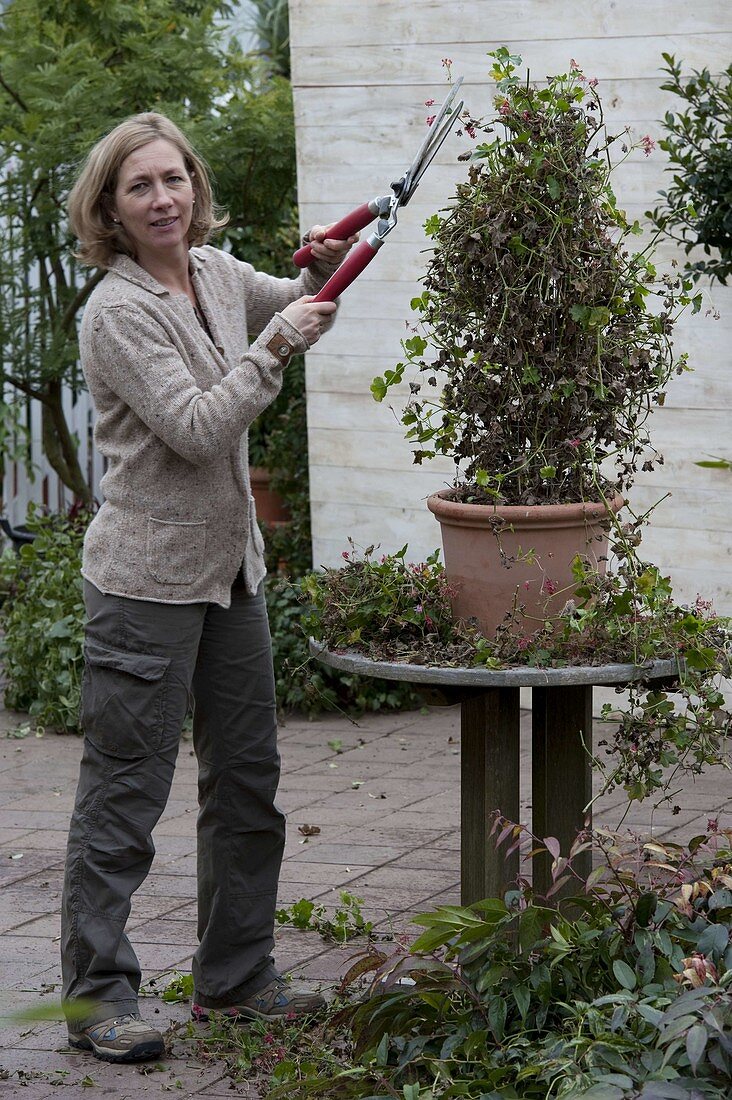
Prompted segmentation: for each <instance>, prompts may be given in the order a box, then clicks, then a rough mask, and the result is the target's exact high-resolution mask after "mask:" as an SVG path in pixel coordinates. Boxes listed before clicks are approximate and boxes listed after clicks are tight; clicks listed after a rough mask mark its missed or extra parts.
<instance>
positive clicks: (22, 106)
mask: <svg viewBox="0 0 732 1100" xmlns="http://www.w3.org/2000/svg"><path fill="white" fill-rule="evenodd" d="M0 87H2V88H4V89H5V91H6V92H7V93H8V95H9V96H10V98H11V99H12V100H13V102H14V103H17V104H18V106H19V107H20V109H21V111H26V112H27V111H28V109H29V108H28V107H27V105H26V104H25V103H24V102H23V100H22V99H21V98H20V96H19V95H18V93H17V92H14V91H13V89H12V88H11V87H10V85H9V84H6V83H5V80H4V79H3V74H2V73H0Z"/></svg>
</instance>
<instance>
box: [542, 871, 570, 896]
mask: <svg viewBox="0 0 732 1100" xmlns="http://www.w3.org/2000/svg"><path fill="white" fill-rule="evenodd" d="M571 881H572V876H571V875H562V877H561V878H558V879H557V880H556V882H554V883H552V885H551V886H550V887H549V889H548V890H547V892H546V897H548V898H550V897H551V896H552V894H556V892H557V890H561V889H562V887H563V886H564V885H565V883H567V882H571Z"/></svg>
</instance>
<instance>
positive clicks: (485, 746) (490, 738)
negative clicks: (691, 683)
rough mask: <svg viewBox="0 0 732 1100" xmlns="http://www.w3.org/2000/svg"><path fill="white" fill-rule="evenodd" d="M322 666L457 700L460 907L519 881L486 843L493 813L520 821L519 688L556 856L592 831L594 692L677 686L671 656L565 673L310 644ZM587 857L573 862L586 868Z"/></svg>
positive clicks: (442, 700)
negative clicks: (527, 694)
mask: <svg viewBox="0 0 732 1100" xmlns="http://www.w3.org/2000/svg"><path fill="white" fill-rule="evenodd" d="M310 652H311V654H312V655H313V657H315V658H316V659H317V660H318V661H321V662H322V663H323V664H325V665H329V666H330V667H331V668H336V669H340V670H341V671H343V672H350V673H357V674H358V675H360V676H372V677H378V678H379V679H383V680H401V681H406V682H407V683H410V684H413V685H414V687H415V688H416V689H417V690H418V691H420V693H422V694H423V695H424V696H425V698H426V701H427V702H428V703H431V704H433V705H452V704H454V703H460V771H461V787H460V818H461V839H460V847H461V857H460V868H461V870H460V877H461V898H462V902H463V904H464V905H469V904H470V903H471V902H474V901H478V900H480V899H481V898H486V897H499V896H501V894H502V892H503V890H504V889H505V888H506V886H507V885H508V884H509V883H510V882H512V881H514V880H515V878H516V876H517V875H518V871H519V853H518V851H516V852H514V853H513V854H512V855H510V856H508V857H506V856H504V853H503V852H496V850H495V847H494V845H493V843H492V841H491V839H490V837H489V832H490V829H491V826H492V823H493V815H494V812H495V811H496V810H499V811H500V813H501V814H502V815H503V817H505V818H507V819H508V820H509V821H516V822H517V821H519V815H520V810H519V749H520V728H519V727H520V722H519V719H520V714H519V697H520V696H519V692H520V689H521V688H522V687H529V688H531V689H532V717H531V730H532V765H531V793H532V800H531V804H532V832H533V833H534V834H535V835H536V836H539V837H545V836H554V837H556V838H557V839H558V841H559V843H560V845H561V850H562V853H563V854H565V853H566V852H568V851H569V848H570V845H571V844H572V841H573V840H574V838H575V836H576V835H577V833H578V832H579V831H580V829H582V828H584V827H586V826H588V825H591V823H592V811H591V808H589V809H588V807H589V805H590V803H591V800H592V760H591V756H590V753H591V752H592V689H593V687H595V686H603V687H608V686H619V687H622V686H627V685H628V684H630V683H638V682H648V683H651V682H652V683H654V684H656V686H659V681H660V682H664V681H665V682H666V683H667V685H668V686H671V685H673V683H674V682H677V681H678V679H679V677H680V675H681V673H682V671H683V666H682V665H681V664H680V663H679V662H678V661H676V660H668V661H649V662H648V663H646V664H642V665H636V664H613V665H582V666H578V665H572V666H569V667H567V668H546V669H541V668H528V667H523V668H506V669H497V670H494V669H484V668H441V667H431V666H427V665H412V664H403V663H400V662H390V661H372V660H370V659H369V658H368V657H364V656H363V655H362V654H360V653H355V652H352V651H348V650H338V651H332V650H328V649H326V648H325V647H324V646H322V645H320V644H319V643H318V642H315V641H314V640H312V639H311V641H310ZM591 861H592V853H591V852H589V851H587V852H582V853H581V854H580V855H579V856H578V857H577V858H576V859H575V860H574V861H573V865H574V867H575V868H576V869H577V871H578V872H579V873H580V874H583V875H588V874H589V873H590V870H591ZM533 883H534V889H535V890H536V891H537V893H540V894H544V893H545V892H546V890H547V889H548V888H549V886H550V885H551V858H550V857H549V856H548V855H547V854H542V855H538V856H535V857H534V860H533Z"/></svg>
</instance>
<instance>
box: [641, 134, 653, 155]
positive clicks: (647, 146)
mask: <svg viewBox="0 0 732 1100" xmlns="http://www.w3.org/2000/svg"><path fill="white" fill-rule="evenodd" d="M640 143H641V145H642V146H643V152H644V153H645V154H646V156H647V157H650V155H651V153H652V152H653V150H654V149H655V148H656V143H655V141H654V140H653V138H652V137H651V135H650V134H644V135H643V137H642V138H641V140H640Z"/></svg>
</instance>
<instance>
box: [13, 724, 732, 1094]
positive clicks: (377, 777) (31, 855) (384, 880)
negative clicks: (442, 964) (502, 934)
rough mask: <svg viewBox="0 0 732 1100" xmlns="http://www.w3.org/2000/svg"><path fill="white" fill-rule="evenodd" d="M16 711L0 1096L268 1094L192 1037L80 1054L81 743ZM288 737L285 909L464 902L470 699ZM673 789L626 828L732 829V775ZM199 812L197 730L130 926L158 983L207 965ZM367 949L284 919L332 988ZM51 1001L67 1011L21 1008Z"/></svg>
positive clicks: (301, 959)
mask: <svg viewBox="0 0 732 1100" xmlns="http://www.w3.org/2000/svg"><path fill="white" fill-rule="evenodd" d="M523 718H524V722H523V724H524V727H525V733H526V738H525V746H526V747H525V749H524V753H523V755H522V775H523V776H525V779H526V782H525V784H524V788H523V789H524V791H525V795H524V798H523V799H522V812H524V813H526V814H528V811H529V809H530V807H529V801H528V797H529V796H528V790H529V782H530V759H529V745H530V731H529V722H530V716H529V714H528V713H525V714H524V716H523ZM0 719H1V722H0V736H2V740H1V741H0V886H1V889H0V933H1V938H0V1067H1V1070H0V1096H2V1097H5V1096H8V1097H10V1096H22V1097H24V1098H26V1100H43V1098H45V1097H57V1098H58V1097H59V1095H63V1096H67V1097H68V1096H73V1097H76V1096H77V1095H78V1096H82V1095H83V1096H92V1097H93V1096H95V1095H102V1094H103V1095H107V1096H112V1097H115V1098H118V1100H126V1098H128V1097H137V1096H143V1095H146V1096H154V1095H161V1094H162V1093H165V1092H169V1091H174V1092H175V1094H176V1095H178V1096H181V1097H192V1096H196V1097H199V1096H201V1097H231V1096H234V1095H239V1094H240V1095H250V1096H253V1095H255V1094H254V1093H252V1092H251V1091H248V1090H247V1089H246V1086H245V1085H244V1086H240V1087H238V1088H232V1087H231V1082H230V1081H229V1080H228V1079H227V1078H226V1077H225V1076H224V1074H223V1071H222V1069H221V1068H217V1067H211V1066H210V1065H202V1064H199V1063H197V1062H196V1060H195V1058H193V1057H192V1055H191V1050H190V1049H189V1048H188V1047H186V1044H184V1043H179V1044H177V1045H176V1046H174V1048H173V1055H172V1056H171V1057H170V1058H168V1059H167V1060H166V1061H165V1062H164V1063H162V1064H161V1067H160V1068H159V1069H157V1070H156V1071H155V1072H150V1071H149V1070H146V1069H145V1067H135V1066H124V1067H122V1066H110V1065H106V1064H103V1063H100V1062H98V1061H96V1060H95V1059H93V1058H92V1057H90V1056H88V1055H86V1054H81V1053H76V1052H70V1051H69V1049H68V1047H67V1046H66V1045H65V1039H66V1032H65V1028H64V1027H63V1025H62V1023H61V1022H60V1018H59V1013H58V1012H56V1011H54V1009H56V1008H57V1006H58V996H59V993H58V991H59V981H60V969H59V963H58V938H59V910H60V895H61V881H62V873H63V857H64V848H65V843H66V831H67V826H68V816H69V813H70V811H71V807H72V802H73V796H74V788H75V783H76V774H77V768H78V758H79V754H80V750H81V741H80V740H79V739H78V738H74V737H57V736H53V735H49V736H46V737H43V738H36V737H35V736H33V735H32V734H31V735H30V736H28V737H25V738H23V739H15V738H13V736H12V731H13V730H14V729H15V728H16V727H17V726H19V725H20V724H22V722H23V721H24V718H23V716H22V715H14V714H10V713H7V712H5V713H2V714H1V715H0ZM599 729H600V726H599V724H598V733H597V734H596V736H599ZM6 733H7V736H6ZM329 742H330V743H331V744H329ZM281 746H282V756H283V782H282V786H281V795H280V804H281V805H282V807H283V809H285V810H286V811H287V813H288V818H289V829H288V840H287V848H286V853H285V862H284V867H283V873H282V879H281V892H280V904H282V905H289V904H291V903H292V902H294V901H296V900H298V899H299V898H303V897H305V898H312V899H317V900H318V901H319V902H322V903H323V904H325V905H327V906H335V905H336V904H337V903H338V891H339V890H341V889H348V890H349V891H351V892H352V893H354V894H356V895H358V897H360V898H362V899H363V901H364V915H365V916H366V917H367V918H368V919H370V920H372V921H373V922H374V924H375V925H376V926H377V928H378V929H379V930H380V931H381V932H388V931H390V930H391V931H397V932H398V931H400V930H404V929H405V928H406V927H407V925H408V923H409V920H410V917H411V916H412V915H413V914H414V913H415V912H419V911H421V910H424V909H427V908H432V907H434V906H436V905H439V904H441V903H445V902H449V903H458V902H459V848H460V837H459V795H460V792H459V782H460V755H459V754H460V746H459V710H458V709H456V708H431V709H429V710H426V711H424V712H419V711H415V712H411V713H403V714H397V715H390V716H384V715H373V716H370V717H365V718H363V719H361V720H360V721H359V722H358V724H357V725H356V724H352V723H351V722H350V721H348V720H347V719H346V718H343V717H338V716H335V717H328V718H325V719H321V720H319V721H314V722H308V721H306V720H298V719H288V721H287V722H286V723H285V724H283V726H282V729H281ZM674 802H675V803H677V804H678V805H680V806H681V812H680V813H678V814H676V815H674V814H672V813H671V810H670V809H666V808H663V809H659V810H658V811H657V812H656V813H655V814H652V813H651V810H650V807H649V806H647V805H645V804H643V805H638V804H634V806H633V807H632V811H631V813H630V814H629V815H628V816H627V817H626V819H625V822H624V825H625V826H627V827H629V828H634V829H637V830H639V831H642V832H643V833H650V832H651V831H652V832H653V834H654V835H655V836H657V837H663V836H665V837H668V838H671V837H675V838H676V839H688V838H689V837H691V836H693V835H694V834H695V833H699V832H702V831H704V829H705V827H706V823H707V819H708V818H710V817H714V816H720V817H722V819H723V822H724V823H726V824H729V817H727V818H724V816H723V815H725V814H729V812H730V809H731V808H732V797H731V795H730V781H729V773H728V772H725V771H723V770H721V769H719V770H717V771H716V772H710V773H709V774H707V775H706V776H705V777H703V779H702V780H699V781H697V782H696V783H695V784H693V785H691V784H690V785H688V786H687V789H686V790H684V791H683V792H681V793H679V794H678V795H677V796H676V797H675V798H674ZM624 805H625V803H624V799H623V796H622V795H617V794H616V795H615V796H614V797H613V798H609V799H605V800H604V801H603V802H601V803H598V805H597V806H596V810H595V821H596V823H598V824H603V825H613V824H615V823H617V821H618V819H619V817H620V815H621V813H622V810H623V808H624ZM195 818H196V781H195V761H194V758H193V753H192V749H191V745H190V741H189V740H184V741H183V743H182V746H181V753H180V757H179V764H178V770H177V774H176V779H175V783H174V787H173V791H172V795H171V799H170V802H169V804H168V807H167V810H166V812H165V814H164V816H163V818H162V819H161V821H160V823H159V826H158V828H157V830H156V833H155V842H156V847H157V855H156V857H155V862H154V865H153V870H152V872H151V874H150V876H149V878H148V879H147V881H146V882H145V884H144V886H143V888H142V890H141V891H140V893H139V894H138V895H137V896H136V898H135V901H134V905H133V910H132V915H131V918H130V923H129V929H130V933H131V938H132V940H133V942H134V944H135V948H136V950H137V953H138V956H139V958H140V961H141V963H142V966H143V968H144V978H143V981H144V983H148V982H149V981H150V980H151V979H155V978H156V977H160V976H162V975H165V972H167V971H171V970H183V971H186V970H189V969H190V960H191V955H192V952H193V950H194V946H195V943H196V924H195V900H194V899H195V878H194V876H195V864H196V857H195V846H196V842H195ZM305 825H312V826H318V827H319V829H320V832H319V833H317V834H314V835H310V836H307V837H306V836H305V835H303V834H302V833H301V832H300V831H299V828H298V827H299V826H305ZM353 953H354V946H353V945H349V946H346V947H338V946H333V945H329V944H327V943H326V942H325V941H323V940H322V939H321V937H320V936H319V935H318V934H317V933H314V932H299V931H297V930H294V929H292V928H288V927H284V928H281V929H279V930H278V932H277V960H278V963H279V965H280V967H281V968H282V969H284V970H286V971H289V972H291V973H292V974H293V976H295V977H297V978H298V979H300V980H303V981H305V982H310V983H315V984H316V985H321V984H322V985H323V986H326V987H327V986H328V985H329V984H330V983H332V982H333V980H334V979H337V978H338V977H340V976H341V975H342V974H343V973H344V971H345V969H346V967H347V964H348V959H349V958H350V957H351V956H352V955H353ZM166 981H167V976H166V977H163V978H162V980H161V981H160V985H161V986H162V987H164V986H165V983H166ZM44 1005H47V1006H49V1016H51V1017H54V1018H52V1019H47V1020H43V1021H41V1022H32V1021H31V1022H29V1021H27V1020H26V1021H23V1020H22V1019H19V1014H21V1013H23V1012H25V1011H31V1010H37V1009H38V1008H39V1006H41V1007H43V1006H44ZM143 1010H144V1012H145V1014H146V1016H147V1017H148V1018H149V1019H151V1020H155V1021H156V1022H157V1023H158V1024H159V1025H160V1026H161V1027H162V1028H166V1027H167V1026H168V1025H169V1024H170V1023H171V1022H180V1021H184V1020H186V1019H187V1016H188V1007H187V1006H186V1005H168V1004H166V1003H164V1002H163V1001H162V1000H161V999H160V997H159V996H156V995H154V994H153V995H151V996H150V997H148V998H146V999H145V1001H144V1002H143ZM92 1086H94V1087H96V1088H97V1089H98V1091H97V1092H95V1091H93V1088H92ZM90 1088H92V1091H89V1089H90Z"/></svg>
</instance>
